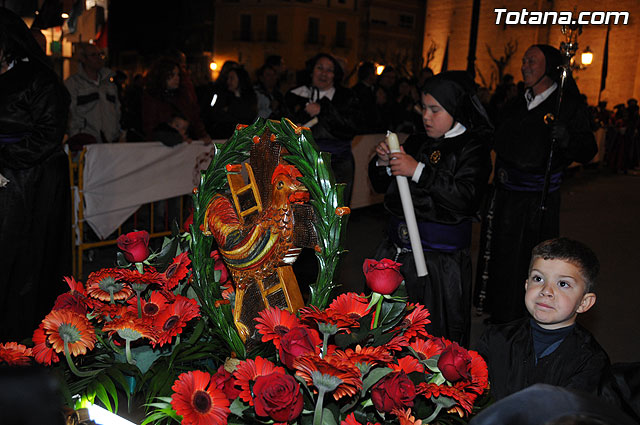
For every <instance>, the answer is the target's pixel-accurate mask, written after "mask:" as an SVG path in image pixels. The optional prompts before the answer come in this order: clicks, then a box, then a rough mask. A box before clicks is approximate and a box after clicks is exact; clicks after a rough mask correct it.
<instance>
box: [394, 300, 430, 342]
mask: <svg viewBox="0 0 640 425" xmlns="http://www.w3.org/2000/svg"><path fill="white" fill-rule="evenodd" d="M407 307H409V308H412V310H411V312H410V313H409V314H407V315H406V316H405V318H404V319H403V320H402V322H400V324H399V325H398V326H397V327H396V328H395V329H394V331H401V330H403V329H404V337H405V338H406V339H407V341H411V339H412V338H413V337H415V336H419V337H422V338H429V337H430V335H429V332H427V330H426V329H425V326H426V325H428V324H429V323H431V320H429V319H427V317H429V315H430V314H431V313H429V310H427V309H426V308H425V307H424V306H423V305H422V304H411V303H409V304H407Z"/></svg>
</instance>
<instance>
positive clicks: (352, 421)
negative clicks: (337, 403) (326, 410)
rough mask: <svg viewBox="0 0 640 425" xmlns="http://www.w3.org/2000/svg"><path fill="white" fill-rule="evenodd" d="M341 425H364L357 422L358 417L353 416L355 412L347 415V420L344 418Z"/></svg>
mask: <svg viewBox="0 0 640 425" xmlns="http://www.w3.org/2000/svg"><path fill="white" fill-rule="evenodd" d="M340 425H362V424H361V423H360V422H358V421H357V420H356V416H355V415H354V414H353V412H351V413H349V414H348V415H347V417H346V418H344V420H343V421H342V422H340Z"/></svg>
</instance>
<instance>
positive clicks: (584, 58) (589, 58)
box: [580, 46, 593, 66]
mask: <svg viewBox="0 0 640 425" xmlns="http://www.w3.org/2000/svg"><path fill="white" fill-rule="evenodd" d="M580 62H581V63H582V65H584V66H589V65H591V62H593V52H591V49H589V46H587V48H586V49H584V52H582V54H581V55H580Z"/></svg>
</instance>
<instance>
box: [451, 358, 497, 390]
mask: <svg viewBox="0 0 640 425" xmlns="http://www.w3.org/2000/svg"><path fill="white" fill-rule="evenodd" d="M468 353H469V355H470V356H471V364H470V365H469V373H470V374H471V381H458V382H456V383H455V384H454V387H457V388H460V389H464V390H465V391H472V392H474V393H476V394H482V393H483V392H484V390H486V389H487V387H488V386H489V370H488V369H487V363H486V362H485V361H484V359H483V358H482V356H480V354H478V353H477V352H475V351H472V350H468Z"/></svg>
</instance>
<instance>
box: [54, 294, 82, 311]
mask: <svg viewBox="0 0 640 425" xmlns="http://www.w3.org/2000/svg"><path fill="white" fill-rule="evenodd" d="M65 308H67V309H69V310H73V311H75V312H76V313H78V314H87V309H88V305H87V302H86V298H85V297H84V296H83V295H80V294H70V293H68V292H65V293H64V294H60V295H58V298H56V301H55V303H54V304H53V308H52V310H61V309H65Z"/></svg>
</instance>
